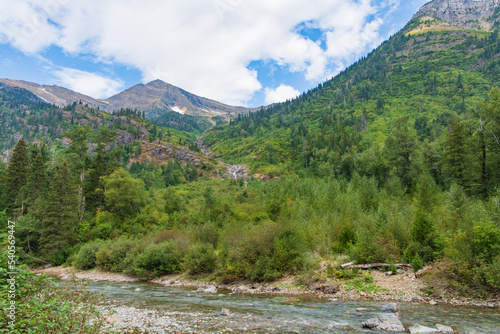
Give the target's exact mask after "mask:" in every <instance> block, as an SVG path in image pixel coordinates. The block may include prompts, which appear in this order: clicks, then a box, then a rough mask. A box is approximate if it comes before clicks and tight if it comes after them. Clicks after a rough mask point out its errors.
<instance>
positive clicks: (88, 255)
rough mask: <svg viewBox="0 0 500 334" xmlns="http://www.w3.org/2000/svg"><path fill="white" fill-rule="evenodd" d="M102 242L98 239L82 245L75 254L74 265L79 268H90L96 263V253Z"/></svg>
mask: <svg viewBox="0 0 500 334" xmlns="http://www.w3.org/2000/svg"><path fill="white" fill-rule="evenodd" d="M103 244H104V243H103V242H102V241H100V240H98V241H94V242H91V243H88V244H86V245H83V246H82V248H80V251H79V252H78V254H77V255H76V259H75V260H76V266H77V267H78V268H80V269H85V270H86V269H92V268H94V267H95V265H96V254H97V252H98V251H99V249H100V248H101V247H102V245H103Z"/></svg>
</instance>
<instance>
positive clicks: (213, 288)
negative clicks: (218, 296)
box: [196, 285, 217, 293]
mask: <svg viewBox="0 0 500 334" xmlns="http://www.w3.org/2000/svg"><path fill="white" fill-rule="evenodd" d="M196 291H197V292H203V293H217V287H216V286H215V285H209V286H208V287H207V288H206V289H203V288H199V289H198V290H196Z"/></svg>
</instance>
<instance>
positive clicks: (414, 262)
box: [410, 253, 424, 272]
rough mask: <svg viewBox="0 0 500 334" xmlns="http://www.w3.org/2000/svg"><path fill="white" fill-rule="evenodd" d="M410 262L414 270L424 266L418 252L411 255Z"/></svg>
mask: <svg viewBox="0 0 500 334" xmlns="http://www.w3.org/2000/svg"><path fill="white" fill-rule="evenodd" d="M410 264H411V267H412V268H413V270H414V271H415V272H417V271H419V270H420V269H422V268H423V267H424V261H422V259H421V258H420V255H418V253H416V254H415V256H414V257H413V260H411V263H410Z"/></svg>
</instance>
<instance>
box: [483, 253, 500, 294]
mask: <svg viewBox="0 0 500 334" xmlns="http://www.w3.org/2000/svg"><path fill="white" fill-rule="evenodd" d="M484 276H485V278H486V282H487V283H488V284H489V285H490V286H492V287H493V289H497V291H500V255H498V256H497V257H495V258H494V259H493V261H492V263H491V264H490V265H489V266H487V267H485V270H484Z"/></svg>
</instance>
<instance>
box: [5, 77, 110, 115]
mask: <svg viewBox="0 0 500 334" xmlns="http://www.w3.org/2000/svg"><path fill="white" fill-rule="evenodd" d="M0 83H2V84H4V85H7V86H11V87H19V88H23V89H26V90H27V91H29V92H31V93H33V94H34V95H36V96H38V97H39V98H40V99H42V100H43V101H45V102H47V103H50V104H54V105H56V106H58V107H64V106H66V105H68V104H71V103H73V102H75V101H76V102H79V101H82V103H84V104H88V105H89V106H91V107H94V108H97V107H99V109H101V110H108V111H110V108H109V106H108V105H107V103H106V102H104V101H101V100H96V99H94V98H91V97H90V96H87V95H84V94H80V93H78V92H75V91H72V90H70V89H67V88H64V87H60V86H55V85H51V86H49V85H39V84H36V83H33V82H28V81H21V80H12V79H1V78H0Z"/></svg>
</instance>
